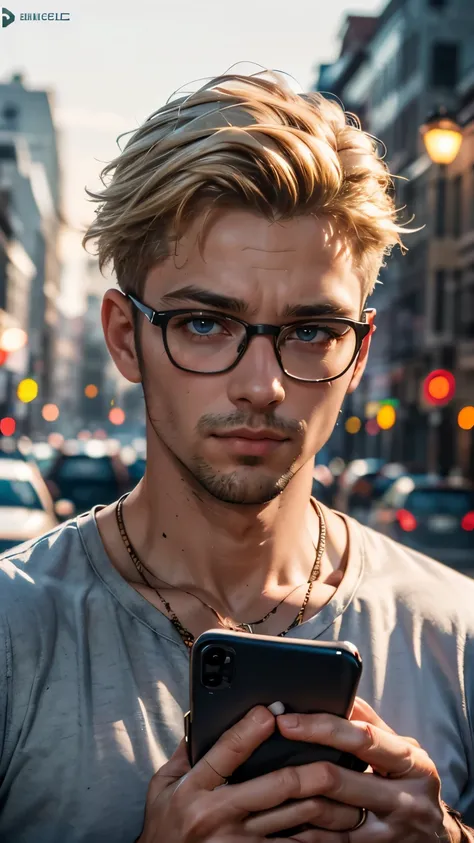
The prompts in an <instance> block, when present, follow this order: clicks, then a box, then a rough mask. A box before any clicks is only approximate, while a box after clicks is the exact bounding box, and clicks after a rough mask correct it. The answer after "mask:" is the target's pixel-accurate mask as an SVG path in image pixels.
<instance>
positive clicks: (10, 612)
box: [0, 519, 87, 627]
mask: <svg viewBox="0 0 474 843" xmlns="http://www.w3.org/2000/svg"><path fill="white" fill-rule="evenodd" d="M81 563H82V564H81ZM85 564H87V557H86V554H85V550H84V548H83V544H82V539H81V535H80V531H79V526H78V519H74V520H72V521H68V522H67V523H66V524H63V525H60V526H59V527H56V528H55V529H54V530H51V531H50V532H48V533H45V534H44V535H42V536H40V537H39V538H37V539H34V540H32V541H29V542H25V543H24V544H22V545H20V546H19V547H16V548H14V549H13V550H11V551H9V552H7V553H5V554H3V555H2V556H0V615H3V617H4V619H5V618H6V619H7V620H9V619H13V618H14V617H15V616H16V615H17V614H18V613H20V614H21V617H22V620H23V625H24V627H25V626H28V625H29V621H30V620H32V616H31V614H30V615H28V612H32V613H33V615H34V614H35V613H37V612H38V611H40V610H41V608H42V607H43V608H45V609H46V608H47V606H48V604H50V603H51V601H53V602H54V599H55V598H56V595H57V592H58V588H59V587H62V588H63V589H64V590H66V589H67V588H68V587H69V585H71V584H72V582H73V581H74V580H75V579H77V578H78V577H80V576H81V575H82V577H83V576H84V568H85ZM27 619H28V621H27Z"/></svg>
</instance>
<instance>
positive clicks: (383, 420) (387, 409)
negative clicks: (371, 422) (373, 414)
mask: <svg viewBox="0 0 474 843" xmlns="http://www.w3.org/2000/svg"><path fill="white" fill-rule="evenodd" d="M396 420H397V414H396V412H395V408H394V407H392V406H391V404H384V406H383V407H381V408H380V410H379V411H378V413H377V424H378V426H379V427H380V429H381V430H390V428H392V427H393V426H394V424H395V422H396Z"/></svg>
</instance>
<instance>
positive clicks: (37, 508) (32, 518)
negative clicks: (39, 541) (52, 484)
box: [0, 457, 67, 553]
mask: <svg viewBox="0 0 474 843" xmlns="http://www.w3.org/2000/svg"><path fill="white" fill-rule="evenodd" d="M66 503H67V502H65V501H59V502H58V512H56V511H55V507H54V504H53V500H52V498H51V495H50V493H49V491H48V489H47V487H46V484H45V482H44V480H43V478H42V477H41V474H40V472H39V470H38V468H37V467H36V466H35V465H33V464H31V463H27V462H24V461H20V460H18V459H15V458H14V459H9V458H3V457H1V458H0V553H5V552H6V551H7V550H10V549H11V548H12V547H16V546H17V545H19V544H23V542H26V541H29V540H30V539H35V538H37V537H38V536H40V535H42V534H43V533H46V532H48V531H49V530H52V529H54V528H55V527H57V526H58V524H59V522H60V520H62V518H59V517H58V515H59V512H61V511H63V512H64V511H65V510H66V509H67V506H66Z"/></svg>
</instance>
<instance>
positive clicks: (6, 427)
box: [0, 417, 16, 436]
mask: <svg viewBox="0 0 474 843" xmlns="http://www.w3.org/2000/svg"><path fill="white" fill-rule="evenodd" d="M15 430H16V421H15V419H12V418H10V417H7V418H5V419H2V420H1V421H0V433H1V434H2V436H13V435H14V433H15Z"/></svg>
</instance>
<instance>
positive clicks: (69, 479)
mask: <svg viewBox="0 0 474 843" xmlns="http://www.w3.org/2000/svg"><path fill="white" fill-rule="evenodd" d="M89 451H90V452H89V453H87V451H86V450H79V451H78V452H77V451H75V450H72V449H70V450H68V451H66V452H64V451H63V452H61V453H59V455H58V456H57V458H56V459H55V461H54V462H53V464H52V466H51V467H50V468H49V470H48V472H47V473H46V475H45V480H46V484H47V486H48V489H49V491H50V493H51V495H52V497H53V499H54V500H58V499H60V498H62V499H67V500H69V501H72V503H73V504H74V507H75V511H76V512H77V513H82V512H85V511H87V510H89V509H92V508H93V507H94V506H97V505H98V504H104V505H106V506H107V505H108V504H110V503H112V502H113V501H115V500H117V498H119V497H121V495H123V494H124V493H125V492H126V491H128V490H129V488H130V480H129V474H128V471H127V469H126V468H125V466H124V465H123V463H122V462H121V460H120V459H119V457H118V456H117V455H116V454H111V453H107V452H105V449H102V451H99V449H98V448H96V449H89Z"/></svg>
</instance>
